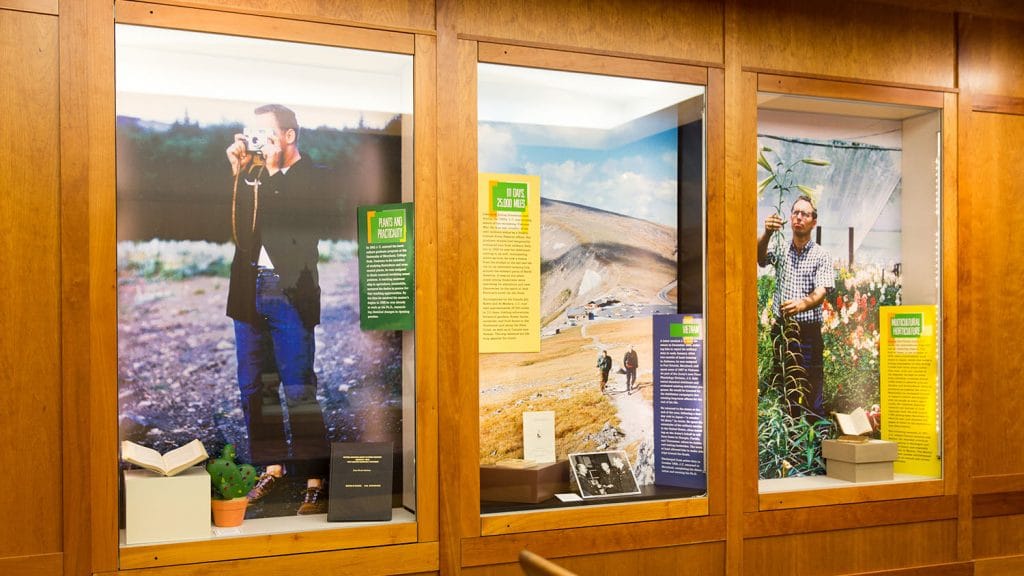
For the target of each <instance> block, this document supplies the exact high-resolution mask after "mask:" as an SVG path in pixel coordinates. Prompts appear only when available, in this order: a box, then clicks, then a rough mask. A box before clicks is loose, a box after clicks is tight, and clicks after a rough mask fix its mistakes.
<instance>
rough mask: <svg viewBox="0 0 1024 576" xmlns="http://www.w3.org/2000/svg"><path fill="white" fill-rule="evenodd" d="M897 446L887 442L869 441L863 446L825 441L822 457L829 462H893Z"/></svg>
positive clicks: (822, 445)
mask: <svg viewBox="0 0 1024 576" xmlns="http://www.w3.org/2000/svg"><path fill="white" fill-rule="evenodd" d="M897 451H898V450H897V444H896V443H895V442H889V441H887V440H869V441H867V442H864V443H863V444H857V443H855V442H840V441H839V440H824V441H822V443H821V455H822V456H824V457H825V458H826V459H828V460H842V461H843V462H854V463H861V462H892V461H893V460H895V459H896V453H897Z"/></svg>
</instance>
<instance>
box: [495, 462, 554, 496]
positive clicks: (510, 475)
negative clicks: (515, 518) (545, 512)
mask: <svg viewBox="0 0 1024 576" xmlns="http://www.w3.org/2000/svg"><path fill="white" fill-rule="evenodd" d="M568 490H569V461H568V460H559V461H558V462H549V463H543V464H532V465H529V466H522V467H509V466H481V467H480V499H481V500H486V501H490V502H521V503H526V504H537V503H539V502H543V501H545V500H547V499H549V498H551V497H552V496H554V495H555V494H556V493H558V492H567V491H568Z"/></svg>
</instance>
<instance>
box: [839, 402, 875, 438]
mask: <svg viewBox="0 0 1024 576" xmlns="http://www.w3.org/2000/svg"><path fill="white" fill-rule="evenodd" d="M835 415H836V422H838V423H839V429H840V430H842V431H843V434H846V435H848V436H860V435H861V434H867V433H869V432H871V421H870V420H868V413H867V412H865V411H864V409H863V408H857V409H856V410H854V411H853V412H850V413H849V414H843V413H841V412H836V413H835Z"/></svg>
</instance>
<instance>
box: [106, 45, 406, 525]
mask: <svg viewBox="0 0 1024 576" xmlns="http://www.w3.org/2000/svg"><path fill="white" fill-rule="evenodd" d="M116 51H117V58H116V65H117V68H116V74H117V77H116V80H117V124H116V136H117V213H118V214H117V250H118V392H119V403H118V409H119V416H120V419H119V436H120V439H121V440H127V441H131V442H134V443H136V444H139V445H141V446H143V447H145V448H149V449H152V450H155V451H156V452H158V453H161V454H162V453H166V452H168V451H169V450H171V449H174V448H177V447H179V446H182V445H184V444H186V443H188V442H190V441H192V440H195V439H198V440H199V441H200V442H201V443H202V444H203V445H204V446H205V449H206V451H207V452H208V453H209V455H210V457H211V458H213V457H216V456H218V455H219V454H220V453H221V451H222V449H223V448H224V447H225V445H228V444H230V445H233V446H234V448H235V450H236V453H237V461H238V462H239V463H246V464H251V465H253V466H255V472H256V474H257V475H258V478H259V482H258V483H257V484H256V486H255V487H254V488H253V489H252V490H241V491H234V492H231V493H230V494H227V493H226V492H224V491H220V490H214V497H215V499H216V498H217V497H218V495H220V496H222V497H227V496H228V495H231V496H237V495H241V496H245V497H247V498H248V500H249V504H248V509H247V511H246V518H247V520H246V521H245V523H244V524H243V526H242V527H241V528H240V529H235V530H230V531H226V532H221V531H219V530H218V529H217V528H214V529H213V531H212V536H217V535H224V534H239V535H245V534H264V533H274V532H290V531H296V530H314V529H326V528H329V527H337V526H338V525H337V524H328V521H327V516H326V512H327V506H326V504H327V502H328V496H329V494H331V492H332V490H331V488H332V487H331V483H330V481H329V475H330V456H331V449H332V443H339V442H345V443H354V442H358V443H370V442H384V443H388V444H386V447H383V448H378V449H379V450H381V451H384V452H386V454H384V461H385V462H390V461H391V459H392V456H393V460H394V465H393V467H388V466H385V467H384V468H383V470H385V472H382V475H383V476H384V477H385V478H386V480H387V482H390V484H391V486H392V489H391V495H390V496H386V498H387V500H388V503H389V505H388V506H386V508H387V509H388V510H391V509H392V508H394V509H395V510H394V515H393V521H395V522H402V521H404V522H411V521H414V516H412V515H411V514H410V513H409V512H408V511H406V510H404V509H403V506H408V507H409V508H414V507H415V502H414V495H413V477H412V472H413V467H412V462H413V457H412V453H413V449H412V446H414V441H413V439H412V431H413V430H415V425H414V419H413V416H414V415H413V409H412V406H413V403H412V401H411V398H412V397H413V395H414V388H413V387H414V372H413V370H412V366H413V362H412V358H413V354H414V351H413V347H412V343H413V338H412V337H411V334H412V332H411V331H407V332H405V333H403V332H401V331H397V330H394V329H390V330H371V329H369V328H366V327H365V326H363V324H362V322H361V312H360V310H361V307H360V277H361V269H360V257H359V254H360V252H359V242H358V241H357V218H356V212H357V208H363V207H367V206H379V205H393V204H398V203H402V202H411V201H412V200H413V178H412V166H413V162H412V134H413V127H412V57H411V56H408V55H398V54H385V53H376V52H369V51H363V50H353V49H344V48H337V47H329V46H315V45H308V44H297V43H288V42H278V41H270V40H262V39H254V38H243V37H235V36H226V35H217V34H203V33H195V32H185V31H177V30H165V29H156V28H144V27H138V26H127V25H118V26H117V28H116ZM409 206H411V204H410V205H409ZM363 320H365V318H363ZM403 454H406V457H405V458H403ZM125 467H126V468H127V465H125ZM387 470H391V471H390V472H386V471H387ZM221 492H224V493H223V494H221ZM333 492H334V493H335V494H336V495H337V494H340V492H341V489H340V487H338V488H337V489H335V490H334V491H333ZM207 493H209V489H207ZM129 497H130V494H129ZM133 505H134V504H133V502H131V501H129V502H128V503H127V506H128V507H129V508H130V507H131V506H133ZM207 514H208V510H207ZM207 524H208V522H207ZM129 528H130V527H129ZM201 531H202V527H200V532H201ZM171 536H172V537H170V538H168V537H167V535H166V534H164V535H163V537H161V536H160V535H159V534H157V535H156V536H155V537H153V536H145V537H144V539H143V540H140V539H138V538H133V535H132V534H131V531H130V530H129V532H128V534H127V536H126V541H127V543H128V544H133V543H142V542H144V541H151V540H152V539H153V538H156V539H157V540H161V541H165V540H177V539H185V538H194V537H196V536H197V535H196V534H194V533H191V532H190V533H188V534H184V535H180V536H177V537H175V536H174V535H171ZM198 536H199V537H203V536H205V537H209V536H211V533H210V529H209V526H208V525H207V526H206V533H205V534H198Z"/></svg>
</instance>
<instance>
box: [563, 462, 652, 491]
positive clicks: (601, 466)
mask: <svg viewBox="0 0 1024 576" xmlns="http://www.w3.org/2000/svg"><path fill="white" fill-rule="evenodd" d="M569 464H570V466H571V467H572V476H573V479H574V481H575V482H576V487H577V489H578V490H579V494H580V496H581V497H582V498H608V497H611V496H629V495H632V494H639V493H640V487H639V486H638V485H637V482H636V475H635V474H634V473H633V468H632V467H631V466H630V465H629V457H628V456H626V452H625V451H623V450H613V451H610V452H585V453H580V454H570V455H569Z"/></svg>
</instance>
